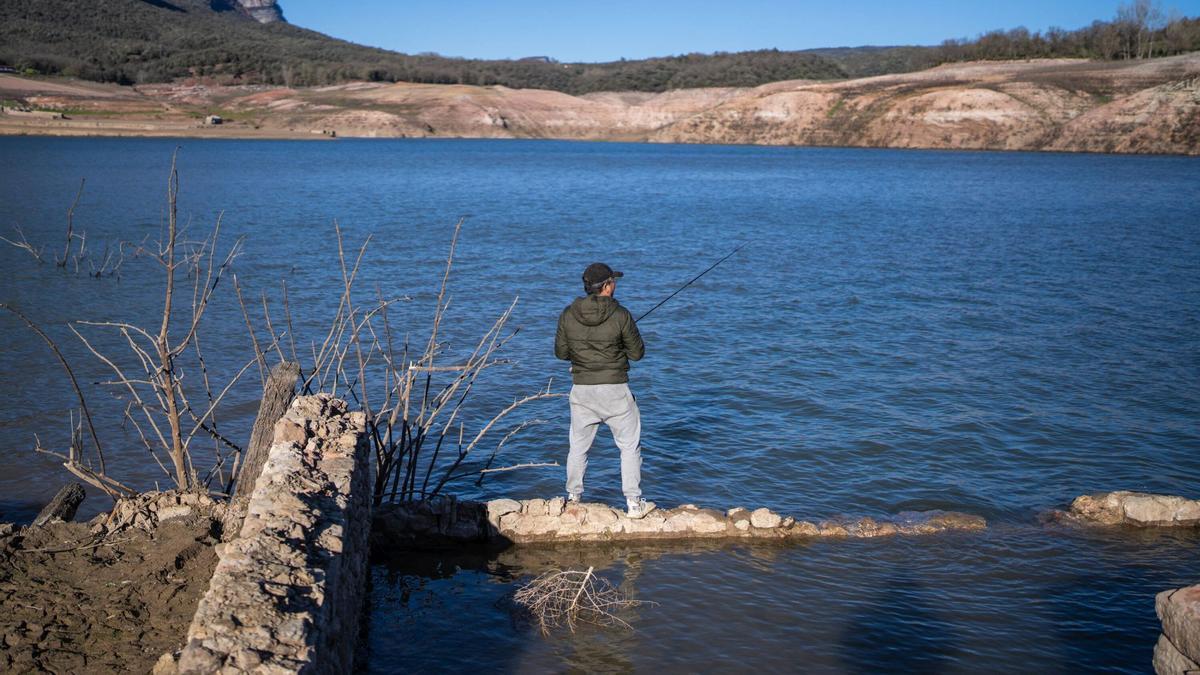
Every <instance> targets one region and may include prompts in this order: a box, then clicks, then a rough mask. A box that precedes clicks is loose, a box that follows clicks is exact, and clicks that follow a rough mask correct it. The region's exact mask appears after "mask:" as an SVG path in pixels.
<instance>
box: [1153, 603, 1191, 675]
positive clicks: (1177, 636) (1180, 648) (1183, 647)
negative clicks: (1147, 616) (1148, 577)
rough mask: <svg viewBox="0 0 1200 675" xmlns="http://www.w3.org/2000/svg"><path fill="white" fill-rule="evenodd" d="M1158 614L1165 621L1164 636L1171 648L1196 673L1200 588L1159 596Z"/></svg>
mask: <svg viewBox="0 0 1200 675" xmlns="http://www.w3.org/2000/svg"><path fill="white" fill-rule="evenodd" d="M1154 610H1155V612H1156V613H1157V614H1158V618H1159V620H1160V621H1162V632H1163V635H1164V636H1166V639H1167V640H1168V641H1169V642H1170V646H1171V647H1173V648H1174V649H1175V651H1176V652H1178V656H1181V657H1183V658H1184V659H1186V660H1187V661H1191V662H1192V666H1191V667H1192V668H1193V669H1194V668H1195V664H1196V663H1200V585H1196V586H1188V587H1186V588H1178V589H1175V590H1171V591H1163V592H1162V593H1159V594H1158V595H1157V596H1156V597H1155V598H1154ZM1163 651H1168V652H1169V650H1166V649H1164V650H1163ZM1167 656H1169V654H1164V658H1165V657H1167ZM1158 658H1159V650H1158V649H1155V661H1156V662H1157V661H1158ZM1175 660H1176V661H1178V660H1179V659H1178V658H1177V657H1176V658H1175ZM1185 670H1186V669H1185ZM1158 672H1160V673H1161V672H1163V671H1162V670H1160V671H1158ZM1167 672H1183V671H1167Z"/></svg>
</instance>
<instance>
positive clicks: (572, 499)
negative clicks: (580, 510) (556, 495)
mask: <svg viewBox="0 0 1200 675" xmlns="http://www.w3.org/2000/svg"><path fill="white" fill-rule="evenodd" d="M582 501H583V495H572V494H568V495H567V503H568V504H579V503H580V502H582Z"/></svg>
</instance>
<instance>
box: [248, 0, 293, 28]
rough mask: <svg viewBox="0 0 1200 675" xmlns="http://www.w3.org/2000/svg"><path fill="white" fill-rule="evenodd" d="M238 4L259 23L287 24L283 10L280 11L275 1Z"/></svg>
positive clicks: (249, 0) (255, 0) (267, 0)
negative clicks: (279, 22)
mask: <svg viewBox="0 0 1200 675" xmlns="http://www.w3.org/2000/svg"><path fill="white" fill-rule="evenodd" d="M238 4H239V5H241V6H242V9H244V10H246V13H247V14H249V15H250V16H251V17H253V18H254V20H255V21H257V22H259V23H275V22H276V21H285V22H286V19H284V18H283V10H281V9H279V5H278V4H277V3H276V2H275V0H238Z"/></svg>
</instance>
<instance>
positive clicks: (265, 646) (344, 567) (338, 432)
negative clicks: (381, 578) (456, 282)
mask: <svg viewBox="0 0 1200 675" xmlns="http://www.w3.org/2000/svg"><path fill="white" fill-rule="evenodd" d="M369 456H370V448H369V446H368V444H367V439H366V435H365V419H364V417H363V414H362V413H359V412H353V413H352V412H347V410H346V405H345V403H343V402H342V401H339V400H337V399H332V398H330V397H329V396H327V395H317V396H305V397H300V398H297V399H296V400H295V401H294V402H293V403H292V405H291V407H290V408H289V410H288V412H287V413H286V414H285V415H284V417H283V419H281V420H280V421H279V423H278V424H276V426H275V437H274V442H273V444H272V446H271V450H270V454H269V455H268V457H267V461H266V464H265V465H264V467H263V471H262V474H261V475H260V476H259V478H258V483H257V485H256V487H255V490H254V492H253V494H252V495H251V496H250V500H249V503H248V505H247V511H246V516H245V519H244V520H243V521H242V525H241V530H240V533H239V535H238V537H237V538H236V539H234V540H233V541H230V542H229V543H227V544H222V545H221V546H220V548H219V551H218V552H219V555H220V562H219V563H218V564H217V569H216V572H215V573H214V575H213V578H212V582H211V583H210V585H209V590H208V592H207V593H206V594H205V596H204V598H203V599H202V600H201V601H200V606H199V608H198V609H197V610H196V615H195V617H194V618H193V620H192V624H191V627H190V628H189V629H188V634H187V640H188V641H187V645H186V646H185V647H184V649H183V651H182V653H181V654H180V657H179V661H178V664H177V666H176V668H177V669H178V671H179V672H183V673H212V672H244V671H249V670H254V671H263V672H295V671H299V670H305V671H311V672H349V671H350V670H351V668H352V665H353V659H354V649H355V643H356V641H357V636H358V625H359V617H360V614H361V611H362V603H363V598H364V595H365V592H366V575H367V562H368V561H367V553H368V551H367V537H368V534H369V531H370V521H371V513H370V493H371V480H370V463H369ZM168 660H169V659H168ZM165 665H166V666H167V667H165V668H158V669H156V671H158V672H162V671H164V670H172V669H174V668H172V667H171V665H170V664H165Z"/></svg>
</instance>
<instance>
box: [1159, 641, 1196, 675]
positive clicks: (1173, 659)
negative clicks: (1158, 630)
mask: <svg viewBox="0 0 1200 675" xmlns="http://www.w3.org/2000/svg"><path fill="white" fill-rule="evenodd" d="M1153 664H1154V672H1155V673H1158V675H1193V674H1194V673H1196V672H1200V664H1197V663H1196V662H1195V661H1193V660H1191V659H1189V658H1188V657H1187V656H1184V654H1183V653H1182V652H1180V651H1179V650H1178V649H1177V648H1176V647H1175V645H1174V644H1172V643H1171V641H1170V640H1169V639H1167V636H1166V635H1159V636H1158V643H1157V644H1155V645H1154V661H1153Z"/></svg>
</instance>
